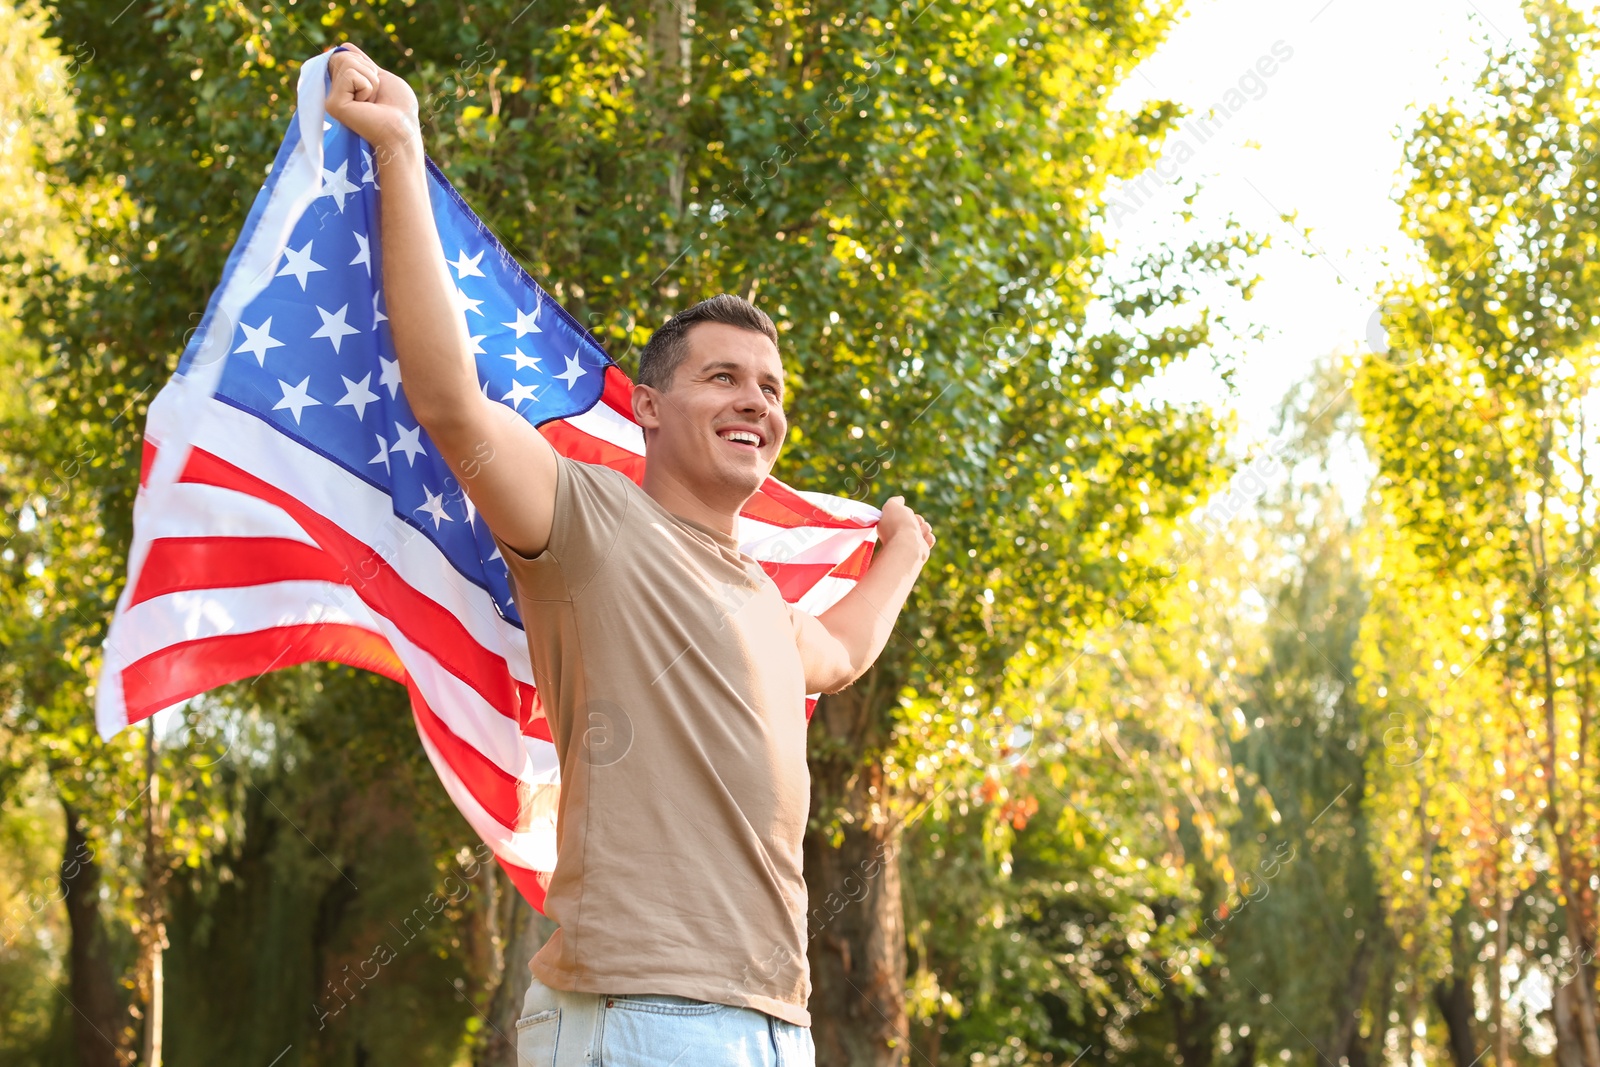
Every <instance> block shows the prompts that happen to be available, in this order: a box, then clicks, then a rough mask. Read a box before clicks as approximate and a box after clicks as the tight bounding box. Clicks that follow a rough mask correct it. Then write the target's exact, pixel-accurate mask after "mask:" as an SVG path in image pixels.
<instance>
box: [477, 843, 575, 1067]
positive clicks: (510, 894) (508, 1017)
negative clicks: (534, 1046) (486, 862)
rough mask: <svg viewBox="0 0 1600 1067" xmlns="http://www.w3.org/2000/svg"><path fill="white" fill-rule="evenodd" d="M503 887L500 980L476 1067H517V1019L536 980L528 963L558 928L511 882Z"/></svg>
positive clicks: (496, 874) (495, 873)
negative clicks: (488, 1028)
mask: <svg viewBox="0 0 1600 1067" xmlns="http://www.w3.org/2000/svg"><path fill="white" fill-rule="evenodd" d="M489 873H490V875H491V876H492V877H494V878H502V877H504V876H503V875H502V874H501V873H500V870H499V867H498V866H496V868H495V869H494V870H493V871H492V872H489ZM502 884H503V886H504V889H505V892H504V893H503V894H502V895H503V896H505V897H506V898H507V903H506V906H505V907H504V908H503V909H501V910H502V913H503V921H502V922H501V924H500V929H501V930H502V931H503V936H502V939H501V956H500V981H499V982H498V983H497V984H496V986H495V991H494V995H493V996H492V997H490V999H489V1011H488V1015H489V1023H490V1030H489V1035H488V1040H487V1041H486V1042H485V1043H484V1046H483V1048H482V1049H481V1050H480V1051H479V1054H478V1058H477V1061H476V1064H475V1067H518V1065H517V1020H518V1019H519V1018H521V1017H522V998H523V997H524V996H526V995H527V992H528V985H529V983H530V982H531V981H532V979H533V972H532V971H530V970H529V969H528V961H529V960H531V959H533V954H534V953H535V952H538V951H539V949H540V948H541V947H542V946H543V945H544V943H545V942H546V941H547V940H549V938H550V935H551V934H552V933H554V932H555V928H556V924H555V923H553V922H551V921H550V920H549V919H546V918H545V917H544V916H543V915H540V914H539V913H538V912H536V911H534V910H533V906H532V905H530V904H529V903H528V902H527V901H526V900H524V899H522V894H521V893H518V892H517V890H516V888H515V887H513V886H511V885H510V879H506V880H505V882H504V883H502Z"/></svg>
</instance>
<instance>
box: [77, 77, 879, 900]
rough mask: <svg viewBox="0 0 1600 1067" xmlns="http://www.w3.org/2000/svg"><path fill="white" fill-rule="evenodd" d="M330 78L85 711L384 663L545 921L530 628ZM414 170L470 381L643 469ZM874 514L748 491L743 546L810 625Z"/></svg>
mask: <svg viewBox="0 0 1600 1067" xmlns="http://www.w3.org/2000/svg"><path fill="white" fill-rule="evenodd" d="M326 66H327V59H326V56H322V57H317V58H316V59H313V60H310V61H308V62H307V63H306V64H305V66H304V68H303V69H302V71H301V76H300V86H299V96H300V99H299V107H298V110H297V112H296V115H295V119H294V120H293V121H292V122H291V123H290V126H289V130H288V134H287V136H286V137H285V139H284V142H283V145H282V147H281V148H280V149H279V151H278V155H277V158H276V161H275V162H274V164H273V168H272V171H271V173H270V175H269V177H268V178H267V181H266V183H265V185H264V186H263V187H262V189H261V192H260V193H259V194H258V196H257V197H256V200H255V203H254V204H253V206H252V207H251V209H250V213H249V216H248V217H247V219H246V221H245V224H244V228H243V231H242V232H241V234H240V236H239V240H238V243H237V244H236V245H235V246H234V249H233V251H232V253H231V254H230V256H229V258H228V263H227V267H226V269H225V271H224V273H223V277H222V282H221V284H220V285H219V286H218V288H217V290H216V291H215V293H213V295H212V298H211V301H210V304H209V306H208V307H207V310H206V315H205V318H204V320H203V321H202V323H201V327H200V329H199V330H198V331H197V332H196V334H195V336H194V337H193V338H192V339H191V341H190V343H189V345H188V347H187V348H186V350H185V351H184V354H183V357H182V360H181V361H180V363H179V365H178V370H177V374H176V375H175V376H174V378H173V380H172V381H171V382H170V383H169V384H168V385H167V386H166V387H165V388H163V389H162V391H161V392H160V393H159V394H158V395H157V397H156V399H155V400H154V401H153V402H152V404H151V407H150V412H149V418H148V421H147V424H146V428H145V448H144V456H143V462H142V466H141V471H140V489H139V494H138V497H137V500H136V503H135V505H134V536H133V542H132V545H131V547H130V550H129V557H128V581H127V585H126V587H125V589H124V590H123V593H122V595H121V598H120V600H119V602H118V604H117V608H116V612H115V614H114V615H113V617H112V620H111V625H110V629H109V631H108V634H107V637H106V640H105V643H104V647H103V662H102V668H101V674H100V679H99V683H98V686H97V689H96V694H95V700H96V709H95V710H96V719H97V725H98V727H99V730H100V734H101V736H102V737H105V738H108V739H109V738H110V737H112V736H114V735H115V734H116V733H117V732H118V731H120V730H122V729H123V728H124V727H126V726H128V725H130V724H132V723H136V722H139V721H140V720H142V719H145V718H147V717H149V716H151V715H153V714H155V713H156V712H158V711H161V710H163V709H166V708H170V707H173V706H176V705H180V704H182V703H183V702H185V701H187V700H189V699H190V698H193V697H195V696H197V695H199V694H201V693H204V692H205V691H206V690H209V689H211V688H214V687H216V686H220V685H224V684H227V683H229V682H234V681H238V680H241V679H246V678H254V677H257V676H259V675H261V674H263V673H265V672H267V671H269V670H275V669H279V668H283V667H288V666H291V665H294V664H298V663H306V662H313V661H330V662H338V663H346V664H350V665H353V666H357V667H362V668H365V669H367V670H372V671H376V672H377V673H379V674H382V675H384V676H386V677H389V678H392V679H395V680H396V681H399V682H402V683H404V684H405V686H406V687H407V689H408V691H409V692H410V696H411V706H412V711H413V715H414V717H415V720H416V724H417V732H418V734H419V736H420V738H421V741H422V745H423V748H424V749H425V750H426V752H427V754H428V758H429V759H430V760H431V761H432V763H433V766H434V768H435V770H437V772H438V774H439V779H440V781H441V782H442V783H443V785H444V788H445V790H446V792H447V793H448V794H449V796H450V798H451V800H452V801H453V802H454V803H455V805H456V806H457V808H458V809H459V810H460V811H461V814H462V815H463V816H465V817H466V820H467V822H468V823H469V824H471V826H472V828H473V830H474V831H476V832H477V833H478V834H479V836H481V837H482V839H483V840H484V842H486V843H487V844H488V845H489V846H490V847H491V848H493V850H494V853H495V855H496V857H497V858H498V859H499V861H500V863H501V865H502V866H503V867H504V868H505V870H506V871H507V873H508V874H509V875H510V877H511V879H512V880H513V882H515V884H516V885H517V887H518V888H519V889H520V890H521V891H522V893H523V895H524V896H525V897H527V899H528V901H529V902H530V903H531V904H533V906H534V907H536V908H540V909H541V910H542V909H543V902H544V890H545V886H546V885H547V884H548V882H549V872H550V871H551V870H552V869H553V867H554V865H555V856H556V847H555V829H556V827H555V819H556V810H557V805H556V800H557V795H558V791H559V789H560V776H559V768H558V764H557V759H556V753H555V749H554V746H553V745H552V743H551V734H550V729H549V726H548V724H547V723H546V721H545V718H544V712H543V710H542V708H541V706H540V703H539V695H538V692H537V690H536V688H535V684H534V677H533V671H532V667H531V665H530V662H529V657H528V648H527V644H526V641H525V638H524V635H523V629H522V627H523V620H522V618H521V617H520V615H519V613H518V610H517V606H516V604H515V603H514V601H513V598H512V592H511V587H510V584H509V576H508V573H507V571H506V567H505V565H504V562H503V561H502V559H501V558H500V553H499V551H498V550H497V549H496V547H495V544H494V542H493V540H492V539H491V538H490V536H489V531H488V530H487V528H486V527H485V525H484V523H483V521H482V520H481V519H480V518H479V517H478V516H477V514H476V512H475V510H474V508H473V506H472V501H471V500H470V499H468V498H467V497H466V495H465V494H464V493H463V492H462V490H461V487H460V485H459V483H458V482H457V481H456V479H455V478H454V477H453V476H452V475H451V472H450V470H449V468H448V466H447V465H446V464H445V463H444V462H443V461H442V460H441V459H440V457H439V455H438V453H437V452H436V450H435V449H434V448H433V445H432V443H431V442H430V441H429V439H428V435H427V433H426V432H425V431H424V430H422V429H421V427H420V426H419V425H418V424H417V420H416V419H415V418H414V417H413V416H412V413H411V408H410V406H409V405H408V404H407V403H406V395H405V390H404V387H403V383H402V382H401V378H400V366H399V363H398V361H397V360H396V358H395V354H394V349H393V344H392V341H391V338H390V336H389V333H388V329H389V328H388V326H387V325H386V320H387V316H386V315H385V314H384V308H385V305H384V297H383V289H382V272H381V270H380V262H381V259H380V254H381V249H380V245H379V234H378V225H377V224H378V196H379V195H380V194H379V189H378V176H377V168H376V164H375V161H374V160H373V157H372V153H371V151H370V149H369V146H368V145H367V144H366V142H364V141H362V140H361V139H360V138H358V137H356V136H355V135H354V134H352V133H350V132H349V131H348V130H346V129H344V128H343V127H342V126H339V125H338V124H337V123H333V122H330V121H328V120H327V119H325V117H324V106H323V105H324V98H325V92H326ZM428 169H429V179H430V187H431V196H432V207H433V213H434V218H435V221H436V223H437V225H438V229H439V235H440V240H441V243H442V244H443V246H444V252H445V255H446V257H447V259H448V260H449V262H450V267H451V274H452V278H453V281H454V283H455V285H456V288H457V299H458V301H459V304H460V307H461V312H462V314H463V315H464V316H465V317H466V321H467V325H468V332H469V334H470V335H471V338H472V346H473V347H472V351H473V355H474V358H475V360H476V363H477V368H478V374H479V377H480V379H481V381H482V385H483V388H484V390H485V392H486V394H487V395H488V396H490V397H491V398H493V399H495V400H497V401H500V402H501V403H504V404H506V405H507V406H509V407H511V408H513V409H514V410H516V411H517V412H518V414H520V415H521V416H522V417H523V418H525V419H527V420H528V421H529V422H530V423H532V424H533V425H535V426H538V427H539V429H540V431H541V432H542V433H544V434H545V435H546V437H547V438H548V439H549V440H550V441H551V442H552V443H553V444H554V445H555V447H556V448H557V449H558V450H559V451H561V452H562V453H563V454H565V455H567V456H570V457H571V458H573V459H577V460H582V461H585V462H590V463H601V464H605V465H607V466H609V467H613V468H615V469H617V470H620V471H622V472H624V473H626V474H628V475H629V476H630V477H632V478H633V479H634V480H635V481H639V480H640V479H641V478H642V476H643V469H644V455H643V453H644V440H643V436H642V434H641V431H640V429H639V427H638V426H637V425H636V424H635V423H634V422H633V421H632V416H631V411H632V408H631V403H630V395H631V392H632V383H631V382H630V381H629V380H628V378H627V376H626V375H625V374H624V373H623V372H622V371H621V370H620V369H619V368H618V367H617V366H616V365H615V364H613V363H612V362H611V360H610V359H609V358H608V357H607V356H606V354H605V352H604V351H603V350H602V349H601V348H600V347H599V346H598V345H597V344H596V343H595V342H594V340H593V339H592V338H591V337H590V335H589V334H588V333H587V331H585V330H584V329H583V328H582V327H581V326H579V325H578V324H577V322H575V321H574V320H573V319H572V317H571V316H570V315H568V314H567V313H566V312H565V311H564V310H563V309H562V308H561V307H559V306H558V305H557V304H556V303H555V302H554V301H552V300H551V299H550V297H549V296H548V295H547V294H546V293H545V292H544V291H543V290H542V289H541V288H540V287H539V285H538V284H537V283H536V282H534V280H533V279H532V278H531V277H529V276H528V274H527V273H526V272H525V271H523V269H522V268H521V267H520V266H519V265H518V264H517V262H516V261H515V260H514V259H513V258H512V257H511V256H510V255H509V254H508V253H507V252H506V251H505V249H504V248H503V247H502V246H501V245H500V243H499V242H498V241H497V240H495V238H494V236H493V235H492V234H491V233H490V232H489V230H488V229H487V228H486V227H485V226H484V224H483V223H482V222H481V221H480V220H479V219H478V218H477V217H476V216H475V215H474V214H473V213H472V211H471V210H470V209H468V207H467V206H466V204H465V202H463V201H462V199H461V197H460V196H459V195H458V194H457V193H456V191H455V190H454V189H452V188H451V187H450V184H449V183H448V182H447V181H446V180H445V179H444V177H443V175H442V174H440V172H439V171H438V169H437V168H435V167H434V166H433V164H432V163H431V162H430V163H429V164H428ZM876 518H877V511H876V509H874V508H871V507H868V506H866V505H864V504H860V503H857V502H855V501H851V500H846V499H842V498H838V497H830V496H825V495H821V494H815V493H805V492H799V491H797V490H794V489H791V488H789V487H788V486H786V485H783V484H782V483H780V482H778V481H776V480H774V479H768V481H767V483H766V485H765V486H764V487H763V488H762V490H761V491H760V492H758V493H757V494H756V495H755V496H754V497H753V498H752V499H751V500H750V502H749V504H748V505H747V506H746V508H745V510H744V512H743V514H742V516H741V519H740V530H739V534H740V541H741V544H742V546H743V548H744V551H746V552H747V553H749V554H750V555H751V556H753V557H754V558H756V559H757V560H760V561H761V562H762V565H763V566H764V567H765V569H766V570H767V573H768V574H770V575H771V576H772V578H773V579H774V581H775V582H776V584H777V586H778V588H779V590H780V591H781V592H782V593H783V595H784V597H785V598H786V599H787V600H788V601H789V602H791V603H793V604H795V605H796V606H798V607H799V608H801V609H803V610H807V611H810V612H813V613H820V612H822V611H824V610H826V609H827V608H828V607H829V606H831V605H832V604H834V603H835V602H837V601H838V599H839V598H840V597H842V596H843V595H844V594H845V593H846V592H848V590H849V589H850V588H851V586H853V585H854V583H855V581H856V579H857V578H858V577H859V576H860V574H861V573H862V571H863V570H864V569H865V567H866V565H867V562H868V560H869V558H870V555H871V550H872V544H873V542H874V541H875V532H874V528H873V524H874V522H875V520H876ZM813 705H814V698H812V699H808V701H807V706H806V714H807V715H808V716H809V715H810V712H811V708H812V706H813Z"/></svg>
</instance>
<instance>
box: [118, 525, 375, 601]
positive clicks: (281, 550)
mask: <svg viewBox="0 0 1600 1067" xmlns="http://www.w3.org/2000/svg"><path fill="white" fill-rule="evenodd" d="M294 581H313V582H337V583H339V584H348V582H347V581H346V575H345V573H344V569H343V568H342V567H340V566H339V565H338V564H337V563H335V562H334V561H333V559H332V557H330V556H329V555H328V554H327V553H326V552H324V551H322V549H320V548H318V547H317V546H316V545H308V544H306V543H305V542H304V541H294V540H291V539H289V538H287V537H158V538H157V539H156V540H154V541H152V542H150V554H149V555H148V556H146V557H145V561H144V567H143V568H141V569H140V571H139V584H138V585H136V586H135V587H134V590H133V597H132V599H130V600H129V601H128V606H129V607H133V606H134V605H135V604H142V603H144V602H145V601H146V600H152V599H154V598H155V597H158V596H165V595H166V594H168V593H182V592H186V591H188V590H190V589H229V588H236V587H240V586H247V585H267V584H268V583H270V582H294Z"/></svg>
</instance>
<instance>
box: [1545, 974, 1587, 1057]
mask: <svg viewBox="0 0 1600 1067" xmlns="http://www.w3.org/2000/svg"><path fill="white" fill-rule="evenodd" d="M1576 985H1577V982H1568V983H1567V984H1566V985H1564V986H1559V987H1558V988H1557V989H1556V991H1555V997H1554V998H1553V1000H1552V1002H1551V1005H1550V1014H1551V1015H1552V1016H1553V1017H1554V1018H1553V1019H1552V1022H1554V1024H1555V1031H1556V1065H1557V1067H1591V1065H1590V1064H1588V1063H1586V1062H1584V1055H1583V1033H1582V1029H1583V1028H1582V1025H1581V1024H1580V1022H1579V1014H1580V1009H1579V1007H1578V991H1577V990H1576V989H1575V988H1573V987H1574V986H1576Z"/></svg>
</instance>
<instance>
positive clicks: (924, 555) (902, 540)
mask: <svg viewBox="0 0 1600 1067" xmlns="http://www.w3.org/2000/svg"><path fill="white" fill-rule="evenodd" d="M933 542H934V536H933V527H932V526H930V525H929V524H928V520H927V519H924V518H923V517H922V516H921V515H918V514H917V513H916V512H915V511H912V510H911V509H910V508H909V507H907V506H906V498H905V497H903V496H893V497H890V498H889V500H888V502H887V503H886V504H884V505H883V514H882V516H881V517H879V519H878V543H879V544H880V545H881V546H882V547H883V548H885V549H888V548H891V547H892V548H894V549H895V550H896V551H902V550H910V551H913V552H915V553H916V557H917V562H918V563H919V564H921V563H925V562H927V559H928V552H929V550H931V549H932V548H933Z"/></svg>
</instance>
